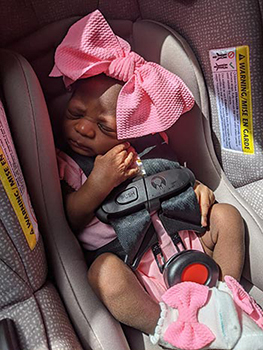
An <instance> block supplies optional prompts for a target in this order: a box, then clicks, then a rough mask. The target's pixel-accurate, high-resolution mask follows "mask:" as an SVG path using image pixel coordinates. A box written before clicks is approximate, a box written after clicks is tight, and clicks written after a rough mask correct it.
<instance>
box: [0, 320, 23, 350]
mask: <svg viewBox="0 0 263 350" xmlns="http://www.w3.org/2000/svg"><path fill="white" fill-rule="evenodd" d="M0 349H1V350H19V349H21V348H20V346H19V344H18V336H17V333H16V329H15V324H14V321H13V320H11V319H8V318H5V319H3V320H1V321H0Z"/></svg>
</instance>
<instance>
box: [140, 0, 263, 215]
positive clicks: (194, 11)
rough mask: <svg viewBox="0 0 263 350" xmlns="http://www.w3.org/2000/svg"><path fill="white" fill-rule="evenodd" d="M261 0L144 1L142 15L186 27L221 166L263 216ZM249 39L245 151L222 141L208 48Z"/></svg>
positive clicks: (177, 27)
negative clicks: (249, 150) (250, 139)
mask: <svg viewBox="0 0 263 350" xmlns="http://www.w3.org/2000/svg"><path fill="white" fill-rule="evenodd" d="M262 8H263V2H262V0H252V1H245V0H244V1H235V0H223V1H220V3H218V2H216V1H212V2H211V1H207V0H198V1H174V0H166V1H162V2H158V1H150V0H143V1H140V12H141V16H142V18H152V19H154V20H156V21H159V22H161V23H166V24H167V25H169V26H170V27H171V28H173V29H174V30H176V31H177V32H179V33H181V34H182V35H183V37H184V38H185V39H186V40H187V42H188V43H189V44H190V46H191V48H192V49H193V51H194V53H195V54H196V56H197V57H198V61H199V63H200V65H201V68H202V72H203V74H204V78H205V81H206V84H207V90H208V96H209V100H210V107H211V114H210V116H211V120H210V121H211V128H212V138H213V144H214V146H215V151H216V155H217V158H218V159H219V161H220V164H221V166H222V168H223V169H224V172H225V174H226V176H227V178H228V179H229V180H230V182H231V183H232V184H233V186H234V187H235V188H237V191H238V192H239V193H240V195H241V196H242V197H243V198H244V199H245V201H246V202H248V203H249V204H250V205H251V206H252V207H253V209H254V210H255V212H256V213H257V214H258V215H259V216H260V217H261V219H263V212H262V206H263V187H262V178H263V152H262V150H263V123H262V108H263V105H262V92H263V80H262V59H261V57H262V54H263V46H262V40H263V39H262V36H263V30H262ZM240 45H248V46H249V49H250V72H251V90H252V114H253V127H254V148H255V153H254V154H252V155H250V154H243V153H239V152H232V151H229V150H225V149H223V147H222V134H221V132H220V122H219V113H218V109H217V104H216V96H215V89H214V86H213V79H212V71H211V64H210V60H209V50H211V49H224V48H231V47H236V46H240Z"/></svg>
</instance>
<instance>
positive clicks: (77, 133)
mask: <svg viewBox="0 0 263 350" xmlns="http://www.w3.org/2000/svg"><path fill="white" fill-rule="evenodd" d="M121 87H122V84H121V83H118V82H116V80H114V79H111V78H108V77H106V76H103V75H100V76H96V77H92V78H88V79H82V80H79V81H78V82H77V83H76V87H75V91H74V93H73V96H72V98H71V99H70V101H69V103H68V106H67V109H66V113H65V118H64V124H63V131H64V138H65V141H66V143H67V144H68V145H69V146H70V148H71V149H72V150H73V151H75V152H76V153H78V154H81V155H84V156H89V157H92V156H96V155H99V154H101V155H103V154H105V153H106V152H107V151H109V150H110V149H111V148H112V147H114V146H116V145H117V144H119V143H121V142H123V140H122V141H118V140H117V133H116V106H117V98H118V95H119V92H120V90H121Z"/></svg>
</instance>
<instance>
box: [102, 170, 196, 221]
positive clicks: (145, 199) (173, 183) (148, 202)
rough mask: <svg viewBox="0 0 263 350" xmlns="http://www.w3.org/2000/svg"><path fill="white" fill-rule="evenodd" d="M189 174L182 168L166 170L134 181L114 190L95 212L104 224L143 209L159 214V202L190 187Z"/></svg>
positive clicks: (193, 179) (190, 179) (192, 177)
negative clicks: (156, 211) (157, 211)
mask: <svg viewBox="0 0 263 350" xmlns="http://www.w3.org/2000/svg"><path fill="white" fill-rule="evenodd" d="M194 183H195V177H194V175H193V173H192V172H191V171H190V170H189V169H187V168H184V167H181V168H176V169H170V170H166V171H163V172H160V173H157V174H154V175H151V176H146V177H138V178H135V179H133V180H132V181H129V182H127V181H126V182H124V183H123V184H121V185H120V186H118V187H117V188H115V189H114V190H113V191H112V192H111V193H110V194H109V196H108V197H107V198H106V199H105V201H104V202H103V203H102V205H101V206H100V208H99V209H98V210H97V211H96V216H97V217H98V219H99V220H101V221H102V222H104V223H109V220H110V219H111V218H114V217H122V216H126V215H129V214H132V213H134V212H136V211H139V210H142V209H144V208H146V209H147V210H148V211H149V212H152V211H155V210H159V209H160V207H161V201H163V200H165V199H167V198H170V197H172V196H175V195H176V194H179V193H180V192H182V191H183V190H184V189H186V188H188V187H189V186H194Z"/></svg>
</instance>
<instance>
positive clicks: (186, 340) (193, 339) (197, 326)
mask: <svg viewBox="0 0 263 350" xmlns="http://www.w3.org/2000/svg"><path fill="white" fill-rule="evenodd" d="M208 294H209V288H208V287H207V286H204V285H201V284H197V283H194V282H183V283H179V284H176V285H175V286H173V287H171V288H169V289H168V290H167V291H166V292H165V294H164V295H163V297H162V299H163V301H164V302H165V303H166V304H167V305H169V306H171V307H172V308H175V309H178V319H177V321H176V322H173V323H171V324H170V325H169V327H168V328H167V330H166V332H165V334H164V340H165V341H166V342H168V343H169V344H172V345H173V346H175V347H176V348H179V349H185V350H195V349H201V348H203V347H204V346H206V345H207V344H209V343H211V342H212V341H213V340H215V336H214V334H213V333H212V332H211V330H210V329H209V328H208V327H207V326H206V325H204V324H201V323H199V322H198V319H197V315H198V310H199V309H200V308H202V307H203V306H204V305H205V303H206V302H207V300H208Z"/></svg>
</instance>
